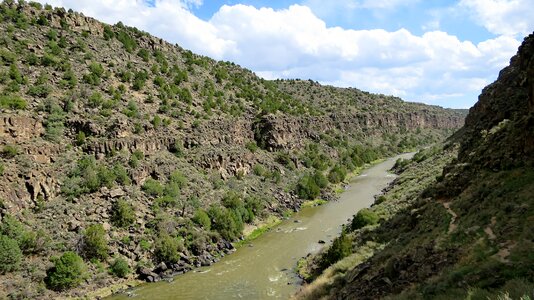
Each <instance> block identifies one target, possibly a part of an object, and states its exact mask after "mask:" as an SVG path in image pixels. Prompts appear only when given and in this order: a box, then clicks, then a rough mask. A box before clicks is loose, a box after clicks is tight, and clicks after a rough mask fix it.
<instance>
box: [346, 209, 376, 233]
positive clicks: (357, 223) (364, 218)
mask: <svg viewBox="0 0 534 300" xmlns="http://www.w3.org/2000/svg"><path fill="white" fill-rule="evenodd" d="M378 220H379V218H378V216H377V214H376V213H375V212H374V211H372V210H370V209H368V208H364V209H361V210H360V211H358V213H357V214H356V215H355V216H354V218H353V219H352V222H351V224H350V228H351V229H352V230H356V229H360V228H363V227H365V226H367V225H373V224H376V223H378Z"/></svg>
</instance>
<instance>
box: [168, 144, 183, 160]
mask: <svg viewBox="0 0 534 300" xmlns="http://www.w3.org/2000/svg"><path fill="white" fill-rule="evenodd" d="M170 151H171V152H172V153H173V154H174V155H175V156H176V157H182V156H184V146H183V145H182V141H180V140H175V141H174V144H173V145H172V146H171V149H170Z"/></svg>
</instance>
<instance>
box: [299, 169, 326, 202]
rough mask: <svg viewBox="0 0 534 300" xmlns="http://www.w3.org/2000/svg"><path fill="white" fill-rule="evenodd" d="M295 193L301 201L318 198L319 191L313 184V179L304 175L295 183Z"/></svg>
mask: <svg viewBox="0 0 534 300" xmlns="http://www.w3.org/2000/svg"><path fill="white" fill-rule="evenodd" d="M296 192H297V195H298V196H299V198H301V199H308V200H313V199H315V198H317V197H318V196H319V194H320V193H321V189H320V188H319V186H318V185H317V183H316V182H315V179H314V177H312V176H310V175H304V176H302V177H301V178H300V179H299V182H298V183H297V188H296Z"/></svg>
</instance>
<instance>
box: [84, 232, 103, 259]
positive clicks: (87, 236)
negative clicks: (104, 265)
mask: <svg viewBox="0 0 534 300" xmlns="http://www.w3.org/2000/svg"><path fill="white" fill-rule="evenodd" d="M83 252H84V255H85V257H86V258H88V259H92V258H96V259H105V258H106V257H108V240H107V238H106V231H105V230H104V227H103V226H102V224H94V225H91V226H89V227H88V228H87V230H86V231H85V233H84V235H83Z"/></svg>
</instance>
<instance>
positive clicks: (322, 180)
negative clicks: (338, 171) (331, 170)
mask: <svg viewBox="0 0 534 300" xmlns="http://www.w3.org/2000/svg"><path fill="white" fill-rule="evenodd" d="M313 181H315V183H316V184H317V186H318V187H319V188H321V189H323V188H325V187H327V186H328V180H327V179H326V177H325V176H324V175H323V172H321V171H318V170H316V171H315V173H314V174H313Z"/></svg>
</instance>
